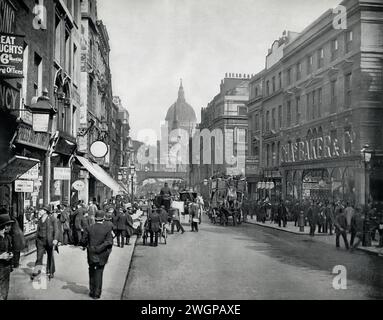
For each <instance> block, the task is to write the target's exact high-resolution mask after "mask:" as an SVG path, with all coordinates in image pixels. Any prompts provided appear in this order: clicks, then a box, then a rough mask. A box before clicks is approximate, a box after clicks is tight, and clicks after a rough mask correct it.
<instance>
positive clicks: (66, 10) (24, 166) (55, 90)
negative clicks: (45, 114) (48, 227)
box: [0, 0, 80, 247]
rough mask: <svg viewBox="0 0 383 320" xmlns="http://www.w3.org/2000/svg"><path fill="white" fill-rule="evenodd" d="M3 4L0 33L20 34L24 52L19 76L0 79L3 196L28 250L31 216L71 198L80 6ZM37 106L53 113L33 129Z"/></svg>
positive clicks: (32, 227)
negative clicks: (48, 122) (63, 174)
mask: <svg viewBox="0 0 383 320" xmlns="http://www.w3.org/2000/svg"><path fill="white" fill-rule="evenodd" d="M1 8H2V10H0V21H1V23H0V33H2V34H8V36H9V34H11V35H12V34H13V35H17V36H21V37H17V38H16V40H15V41H16V42H15V45H16V46H17V47H20V49H21V50H20V52H19V54H20V60H21V61H22V62H20V66H19V67H20V69H18V67H16V69H15V70H21V73H20V76H23V77H16V78H14V77H10V78H8V77H7V76H4V75H3V74H2V76H1V80H0V87H1V88H0V92H1V95H2V97H1V99H0V101H1V106H0V107H1V111H0V112H1V114H0V119H1V122H2V123H1V125H0V127H1V130H2V132H1V133H0V136H1V145H2V148H1V151H2V152H0V153H1V155H0V168H1V172H0V185H1V186H0V201H1V205H2V206H4V207H5V208H6V209H8V210H9V211H10V213H11V215H12V216H13V217H14V218H16V219H17V220H18V221H19V224H20V226H23V225H24V232H25V234H26V236H27V242H28V246H31V247H32V246H33V239H34V236H35V231H36V224H35V223H34V221H33V219H31V215H30V214H29V213H30V212H31V211H32V210H33V209H38V208H39V207H41V206H43V205H49V204H52V205H53V204H57V203H58V202H61V201H63V200H69V198H70V186H71V180H73V176H71V174H70V172H71V170H70V168H71V165H72V161H71V159H72V156H73V154H74V152H75V150H76V139H75V138H74V136H75V135H76V129H77V128H76V116H77V110H78V108H79V102H80V101H79V92H78V86H79V75H80V74H79V63H80V56H79V54H78V53H79V52H78V51H76V48H79V47H80V46H79V25H80V24H79V12H80V4H79V2H78V1H69V2H68V1H67V2H63V1H46V2H44V3H43V1H32V0H24V1H10V0H2V1H1ZM44 13H45V14H44ZM10 97H11V98H12V99H10ZM42 101H44V102H42ZM40 103H45V105H46V106H47V105H49V106H50V109H51V111H54V110H56V111H57V113H56V117H55V118H54V119H53V120H52V121H51V122H52V124H51V127H46V128H42V127H44V126H41V123H40V128H39V129H37V127H33V126H32V122H33V119H35V120H36V117H32V114H31V112H30V111H29V110H30V108H31V107H33V106H36V104H40ZM34 130H36V131H34ZM51 138H53V139H51ZM51 141H52V142H53V143H52V142H51ZM48 150H49V151H50V152H48ZM62 168H65V169H66V177H64V178H63V177H60V176H58V175H57V172H56V171H57V170H56V169H62ZM29 169H31V170H29ZM28 170H29V171H28ZM22 171H25V172H22ZM23 173H26V174H24V175H21V174H23ZM15 179H18V180H17V181H16V182H15Z"/></svg>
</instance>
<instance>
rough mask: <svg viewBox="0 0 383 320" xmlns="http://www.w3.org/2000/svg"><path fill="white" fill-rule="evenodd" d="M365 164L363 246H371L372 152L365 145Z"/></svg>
mask: <svg viewBox="0 0 383 320" xmlns="http://www.w3.org/2000/svg"><path fill="white" fill-rule="evenodd" d="M362 156H363V163H364V205H365V212H366V215H365V220H364V237H363V246H365V247H370V246H371V234H370V215H369V209H370V208H369V207H368V203H369V199H370V188H369V185H370V179H369V170H368V168H369V164H370V162H371V158H372V152H371V151H370V146H369V145H365V146H364V147H363V149H362Z"/></svg>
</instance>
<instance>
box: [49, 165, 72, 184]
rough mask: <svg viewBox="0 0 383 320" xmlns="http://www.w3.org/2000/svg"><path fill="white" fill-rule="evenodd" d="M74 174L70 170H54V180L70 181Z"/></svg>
mask: <svg viewBox="0 0 383 320" xmlns="http://www.w3.org/2000/svg"><path fill="white" fill-rule="evenodd" d="M71 177H72V172H71V169H70V168H54V178H53V179H54V180H58V181H61V180H63V181H70V179H71Z"/></svg>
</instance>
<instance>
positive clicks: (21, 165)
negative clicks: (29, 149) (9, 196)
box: [0, 156, 40, 185]
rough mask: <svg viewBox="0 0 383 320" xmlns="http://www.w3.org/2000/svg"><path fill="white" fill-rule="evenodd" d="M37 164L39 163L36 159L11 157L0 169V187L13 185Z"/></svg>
mask: <svg viewBox="0 0 383 320" xmlns="http://www.w3.org/2000/svg"><path fill="white" fill-rule="evenodd" d="M38 163H40V161H39V160H37V159H32V158H25V157H21V156H15V157H13V158H12V159H11V160H10V161H8V163H6V164H4V165H3V166H1V167H0V185H1V184H10V183H13V182H14V181H15V180H17V179H18V178H19V177H20V176H22V175H23V174H24V173H26V172H28V171H29V170H30V169H32V168H33V167H34V166H35V165H36V164H38Z"/></svg>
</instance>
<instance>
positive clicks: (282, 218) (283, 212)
mask: <svg viewBox="0 0 383 320" xmlns="http://www.w3.org/2000/svg"><path fill="white" fill-rule="evenodd" d="M278 224H279V227H280V228H281V227H282V225H283V228H286V227H287V208H286V206H285V204H284V203H283V202H282V201H281V203H280V204H279V207H278Z"/></svg>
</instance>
